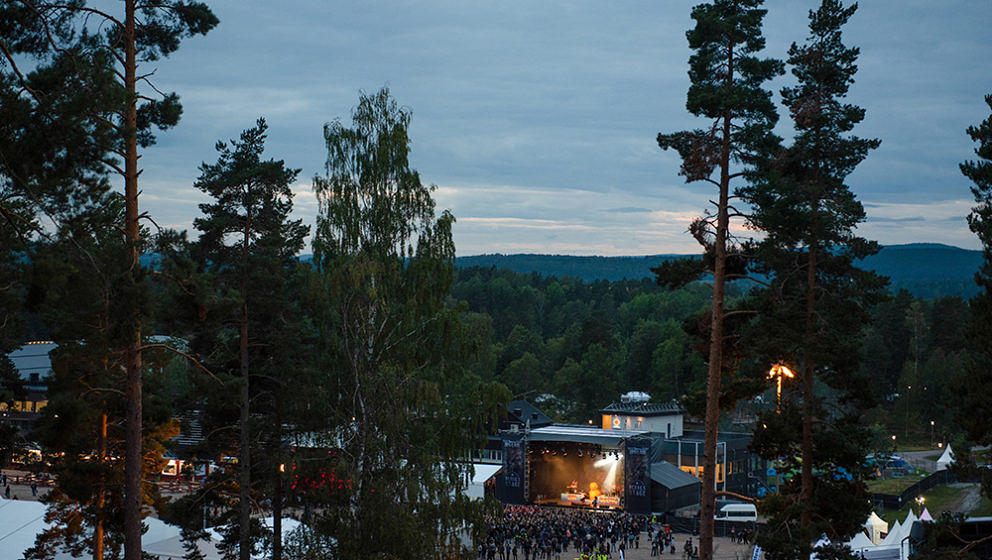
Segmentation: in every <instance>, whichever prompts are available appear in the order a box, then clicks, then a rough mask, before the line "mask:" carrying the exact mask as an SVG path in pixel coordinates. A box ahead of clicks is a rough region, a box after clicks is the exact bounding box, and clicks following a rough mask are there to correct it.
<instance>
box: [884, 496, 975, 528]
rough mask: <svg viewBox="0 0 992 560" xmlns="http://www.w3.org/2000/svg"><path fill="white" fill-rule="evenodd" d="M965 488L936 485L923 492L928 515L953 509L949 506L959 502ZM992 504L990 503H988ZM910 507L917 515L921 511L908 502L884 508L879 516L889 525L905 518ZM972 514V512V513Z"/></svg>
mask: <svg viewBox="0 0 992 560" xmlns="http://www.w3.org/2000/svg"><path fill="white" fill-rule="evenodd" d="M967 491H968V489H967V488H954V487H953V486H937V487H936V488H931V489H930V491H929V492H926V493H924V494H923V497H924V498H925V500H926V501H925V502H924V504H923V505H924V506H926V508H927V510H928V511H929V512H930V515H932V516H933V517H934V519H936V518H937V517H938V516H940V512H942V511H944V510H947V509H954V508H952V507H950V506H952V505H954V504H956V503H959V502H960V499H961V494H963V493H965V492H967ZM990 505H992V504H990ZM910 507H912V508H913V509H914V511H916V514H917V515H919V514H920V512H922V511H923V508H922V507H920V506H918V505H917V504H916V503H915V502H910V503H909V504H906V505H905V506H903V508H902V509H901V510H899V511H895V510H891V509H889V510H885V511H884V512H882V513H880V514H879V515H880V517H881V518H882V519H884V520H885V521H886V522H887V523H888V524H889V525H890V526H891V525H892V524H893V523H895V522H896V520H898V521H899V522H900V523H901V522H902V521H903V520H904V519H906V516H907V515H909V508H910ZM972 515H974V514H972Z"/></svg>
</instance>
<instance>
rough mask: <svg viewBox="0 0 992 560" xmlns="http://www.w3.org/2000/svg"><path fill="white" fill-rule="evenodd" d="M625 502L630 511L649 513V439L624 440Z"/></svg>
mask: <svg viewBox="0 0 992 560" xmlns="http://www.w3.org/2000/svg"><path fill="white" fill-rule="evenodd" d="M624 448H625V451H626V453H625V457H626V464H625V467H626V472H625V473H624V474H625V476H624V480H625V481H626V489H625V492H624V493H625V495H626V498H627V500H626V504H625V506H624V507H625V509H626V510H627V511H629V512H632V513H651V458H650V450H651V440H649V439H639V438H638V439H629V440H627V442H626V445H625V446H624Z"/></svg>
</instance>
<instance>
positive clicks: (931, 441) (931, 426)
mask: <svg viewBox="0 0 992 560" xmlns="http://www.w3.org/2000/svg"><path fill="white" fill-rule="evenodd" d="M930 447H933V420H931V421H930Z"/></svg>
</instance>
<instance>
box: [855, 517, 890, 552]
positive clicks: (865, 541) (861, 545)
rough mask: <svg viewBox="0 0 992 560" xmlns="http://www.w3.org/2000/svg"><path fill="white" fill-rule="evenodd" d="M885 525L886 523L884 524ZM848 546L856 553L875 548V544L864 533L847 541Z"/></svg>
mask: <svg viewBox="0 0 992 560" xmlns="http://www.w3.org/2000/svg"><path fill="white" fill-rule="evenodd" d="M883 523H884V522H883ZM847 546H849V547H850V548H851V550H853V551H854V552H861V550H862V549H865V548H871V547H873V546H875V543H873V542H871V539H869V538H868V535H866V534H864V533H858V534H857V535H854V538H852V539H851V540H849V541H847Z"/></svg>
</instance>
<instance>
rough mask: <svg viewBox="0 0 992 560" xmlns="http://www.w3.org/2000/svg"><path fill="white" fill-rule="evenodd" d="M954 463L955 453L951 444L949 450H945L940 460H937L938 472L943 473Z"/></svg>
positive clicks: (948, 446) (948, 445)
mask: <svg viewBox="0 0 992 560" xmlns="http://www.w3.org/2000/svg"><path fill="white" fill-rule="evenodd" d="M952 463H954V451H953V450H952V449H951V444H949V443H948V444H947V448H945V449H944V453H942V454H941V456H940V459H937V470H938V471H942V470H944V469H946V468H947V467H949V466H950V465H951V464H952Z"/></svg>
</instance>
